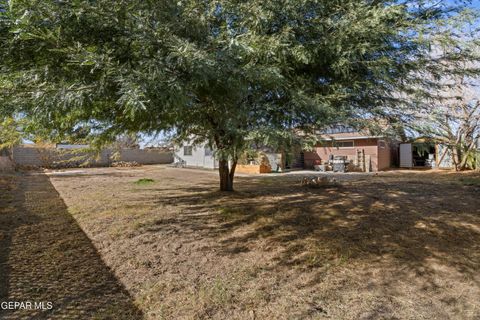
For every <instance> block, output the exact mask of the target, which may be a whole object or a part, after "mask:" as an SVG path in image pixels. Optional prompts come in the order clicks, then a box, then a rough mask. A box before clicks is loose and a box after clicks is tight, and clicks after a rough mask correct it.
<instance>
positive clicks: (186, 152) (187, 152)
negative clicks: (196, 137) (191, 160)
mask: <svg viewBox="0 0 480 320" xmlns="http://www.w3.org/2000/svg"><path fill="white" fill-rule="evenodd" d="M192 152H193V147H192V146H184V147H183V155H184V156H191V155H192Z"/></svg>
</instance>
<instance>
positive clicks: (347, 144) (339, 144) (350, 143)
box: [335, 140, 355, 148]
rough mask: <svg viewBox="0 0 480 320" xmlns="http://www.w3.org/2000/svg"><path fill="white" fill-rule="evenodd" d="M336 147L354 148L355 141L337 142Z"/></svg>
mask: <svg viewBox="0 0 480 320" xmlns="http://www.w3.org/2000/svg"><path fill="white" fill-rule="evenodd" d="M335 146H336V147H337V148H353V147H354V146H355V145H354V143H353V140H350V141H336V142H335Z"/></svg>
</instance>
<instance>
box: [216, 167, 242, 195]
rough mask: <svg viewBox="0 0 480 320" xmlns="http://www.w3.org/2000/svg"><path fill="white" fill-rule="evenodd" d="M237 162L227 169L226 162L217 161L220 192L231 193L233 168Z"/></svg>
mask: <svg viewBox="0 0 480 320" xmlns="http://www.w3.org/2000/svg"><path fill="white" fill-rule="evenodd" d="M236 166H237V162H236V161H234V162H233V163H232V167H231V168H229V167H228V160H219V161H218V172H219V174H220V191H233V178H234V176H235V167H236Z"/></svg>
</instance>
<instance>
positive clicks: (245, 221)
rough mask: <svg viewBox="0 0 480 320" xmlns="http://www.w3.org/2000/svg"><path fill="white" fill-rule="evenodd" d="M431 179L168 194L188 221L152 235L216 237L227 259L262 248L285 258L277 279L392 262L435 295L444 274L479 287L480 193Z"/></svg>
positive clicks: (258, 183)
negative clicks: (283, 273) (289, 272)
mask: <svg viewBox="0 0 480 320" xmlns="http://www.w3.org/2000/svg"><path fill="white" fill-rule="evenodd" d="M424 179H425V180H423V181H419V180H418V178H415V179H409V178H405V176H402V178H401V179H400V180H399V181H395V178H391V179H390V178H389V179H387V180H384V179H382V178H376V177H372V178H369V179H364V180H361V181H348V182H344V183H341V184H339V185H336V186H335V185H332V186H327V187H324V188H319V189H308V188H302V187H300V185H299V181H298V180H299V178H296V179H290V180H288V179H287V180H285V179H283V180H275V179H260V178H259V179H241V180H240V182H239V183H237V188H238V192H236V193H233V194H224V193H219V192H217V191H214V188H213V186H212V185H209V184H205V185H197V186H195V187H183V188H179V189H177V190H175V192H173V191H170V190H168V189H166V190H159V194H158V200H157V202H158V204H161V205H173V204H176V205H178V206H179V207H180V210H179V211H181V212H182V213H181V214H180V215H179V216H178V217H176V218H174V219H171V218H170V219H165V220H162V219H160V220H158V221H156V223H155V224H154V225H152V226H150V227H149V231H150V232H158V231H162V230H168V229H170V228H176V229H177V230H182V232H189V231H190V232H192V233H196V234H197V235H198V237H211V238H214V239H216V241H215V242H216V243H217V247H216V248H214V249H215V251H216V252H218V253H219V254H223V255H227V256H234V255H236V254H242V253H245V252H248V251H250V250H251V249H252V248H255V249H258V248H257V247H256V246H257V243H258V241H259V240H261V241H262V242H263V243H264V244H265V243H266V245H264V247H263V250H265V252H268V251H270V250H275V249H276V248H281V250H279V251H278V254H277V255H276V256H275V258H274V261H275V263H274V264H273V265H271V267H270V268H271V269H276V270H278V268H281V267H288V268H291V267H301V268H307V269H308V270H310V271H312V270H313V271H315V270H317V271H318V278H315V279H314V280H313V282H318V281H321V277H322V276H323V272H324V270H325V267H326V266H331V265H339V264H350V265H351V264H358V265H368V264H370V265H371V264H375V263H376V262H381V261H385V260H388V261H390V262H391V265H392V266H394V269H395V270H394V273H396V276H397V277H398V278H401V276H402V273H403V274H406V273H409V274H412V273H413V274H417V275H421V276H422V277H423V278H424V279H425V280H426V281H427V282H429V284H428V285H432V286H433V285H435V284H434V282H435V281H434V280H435V279H434V278H435V275H438V272H437V271H438V270H436V268H437V267H438V265H442V266H446V267H448V268H450V269H451V270H455V271H457V272H458V273H461V274H462V275H463V277H465V278H466V279H468V280H469V281H474V282H475V283H476V285H479V283H478V278H477V277H476V276H478V273H479V272H480V199H479V197H478V191H479V190H478V188H477V187H468V186H452V185H451V184H446V183H433V182H432V181H431V180H429V179H430V178H429V176H425V177H424ZM211 249H212V248H206V249H205V250H211ZM398 278H397V279H398ZM392 281H393V280H392ZM312 284H313V283H312Z"/></svg>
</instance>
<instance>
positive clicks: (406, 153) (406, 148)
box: [400, 143, 413, 168]
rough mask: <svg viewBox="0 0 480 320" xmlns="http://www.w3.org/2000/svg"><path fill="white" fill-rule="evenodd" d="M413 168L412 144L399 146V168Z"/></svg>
mask: <svg viewBox="0 0 480 320" xmlns="http://www.w3.org/2000/svg"><path fill="white" fill-rule="evenodd" d="M411 167H413V155H412V144H411V143H402V144H400V168H411Z"/></svg>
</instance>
